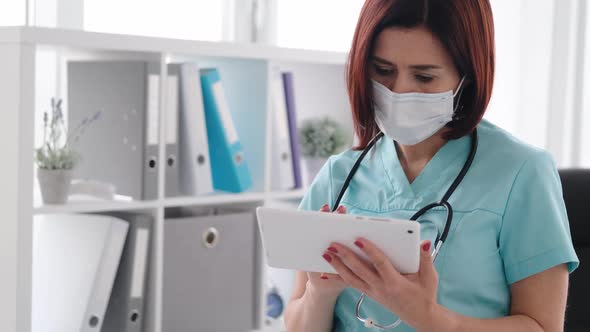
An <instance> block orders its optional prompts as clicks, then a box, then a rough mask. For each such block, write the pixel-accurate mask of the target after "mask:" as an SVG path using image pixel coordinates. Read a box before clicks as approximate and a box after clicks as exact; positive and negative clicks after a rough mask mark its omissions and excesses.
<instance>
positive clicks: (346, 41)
mask: <svg viewBox="0 0 590 332" xmlns="http://www.w3.org/2000/svg"><path fill="white" fill-rule="evenodd" d="M276 1H277V35H276V36H277V44H278V45H279V46H282V47H291V48H305V49H317V50H329V51H341V52H347V51H348V50H349V48H350V44H351V42H352V36H353V34H354V28H355V26H356V22H357V19H358V16H359V14H360V11H361V8H362V6H363V3H364V0H346V1H342V0H322V1H318V0H297V1H294V0H276Z"/></svg>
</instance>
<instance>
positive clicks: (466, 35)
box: [346, 0, 495, 149]
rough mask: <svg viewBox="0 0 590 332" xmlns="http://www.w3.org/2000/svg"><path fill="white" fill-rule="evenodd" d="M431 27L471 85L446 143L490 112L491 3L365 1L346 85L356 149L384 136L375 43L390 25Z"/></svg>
mask: <svg viewBox="0 0 590 332" xmlns="http://www.w3.org/2000/svg"><path fill="white" fill-rule="evenodd" d="M418 26H424V27H426V28H427V29H428V30H429V31H430V32H431V33H432V34H433V35H434V36H435V37H437V38H438V39H439V40H440V41H441V42H442V44H443V45H444V47H445V48H446V50H447V51H448V52H449V54H450V55H451V58H452V59H453V61H454V63H455V66H456V68H457V71H458V72H459V74H460V76H466V78H467V83H468V84H467V85H466V86H465V88H464V91H463V94H462V96H461V101H460V103H461V105H460V107H459V108H458V111H457V114H456V115H457V117H456V119H455V120H453V121H452V122H450V123H449V124H447V127H449V128H450V129H451V130H450V131H449V132H448V133H447V135H446V137H445V138H446V139H456V138H459V137H463V136H465V135H467V134H469V133H471V132H472V131H473V130H474V129H475V127H477V125H478V124H479V122H480V121H481V119H482V118H483V115H484V113H485V111H486V108H487V106H488V103H489V101H490V97H491V94H492V86H493V83H494V66H495V49H494V23H493V17H492V9H491V6H490V3H489V1H488V0H366V2H365V4H364V6H363V8H362V10H361V14H360V17H359V19H358V23H357V26H356V30H355V33H354V38H353V41H352V48H351V50H350V54H349V57H348V63H347V73H346V81H347V88H348V96H349V100H350V105H351V108H352V116H353V120H354V130H355V134H356V136H357V137H358V142H359V143H358V146H356V147H355V148H356V149H362V148H364V147H366V146H367V144H368V143H369V141H370V140H371V139H372V138H373V137H374V136H375V135H376V134H377V133H378V132H379V129H378V128H377V125H376V123H375V117H374V113H373V93H372V88H371V84H370V79H371V77H370V70H369V68H370V66H369V64H370V59H371V56H372V53H373V51H374V46H375V40H376V39H377V36H378V35H379V33H380V32H381V31H383V30H384V29H386V28H390V27H402V28H414V27H418Z"/></svg>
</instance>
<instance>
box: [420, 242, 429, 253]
mask: <svg viewBox="0 0 590 332" xmlns="http://www.w3.org/2000/svg"><path fill="white" fill-rule="evenodd" d="M422 250H424V251H429V250H430V241H428V242H426V243H424V244H423V245H422Z"/></svg>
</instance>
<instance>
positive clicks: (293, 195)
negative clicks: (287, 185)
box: [266, 189, 306, 200]
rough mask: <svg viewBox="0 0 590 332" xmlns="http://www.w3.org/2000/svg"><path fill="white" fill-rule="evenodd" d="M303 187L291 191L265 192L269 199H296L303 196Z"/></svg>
mask: <svg viewBox="0 0 590 332" xmlns="http://www.w3.org/2000/svg"><path fill="white" fill-rule="evenodd" d="M305 193H306V190H305V189H297V190H291V191H279V192H270V193H268V194H267V197H266V198H267V199H269V200H298V199H302V198H303V196H305Z"/></svg>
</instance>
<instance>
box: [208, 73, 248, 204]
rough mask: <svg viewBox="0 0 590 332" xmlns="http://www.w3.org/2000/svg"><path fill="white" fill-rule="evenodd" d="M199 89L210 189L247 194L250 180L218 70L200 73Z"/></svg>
mask: <svg viewBox="0 0 590 332" xmlns="http://www.w3.org/2000/svg"><path fill="white" fill-rule="evenodd" d="M201 87H202V90H203V105H204V107H205V118H206V123H207V140H208V142H209V154H210V161H211V171H212V178H213V188H214V189H215V190H221V191H227V192H234V193H238V192H243V191H246V190H248V189H249V188H250V187H251V186H252V178H251V176H250V171H249V169H248V165H247V163H246V159H245V158H244V149H243V147H242V145H241V143H240V140H239V137H238V134H237V132H236V129H235V126H234V124H233V120H232V117H231V114H230V111H229V106H228V103H227V99H226V96H225V91H224V89H223V85H222V82H221V77H220V76H219V72H218V71H217V69H215V68H213V69H202V70H201Z"/></svg>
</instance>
